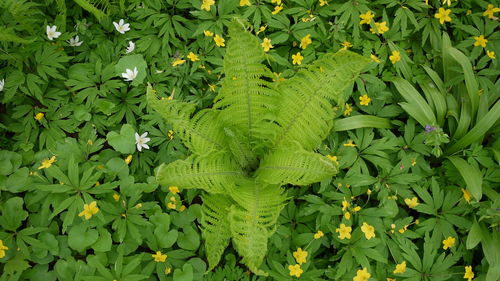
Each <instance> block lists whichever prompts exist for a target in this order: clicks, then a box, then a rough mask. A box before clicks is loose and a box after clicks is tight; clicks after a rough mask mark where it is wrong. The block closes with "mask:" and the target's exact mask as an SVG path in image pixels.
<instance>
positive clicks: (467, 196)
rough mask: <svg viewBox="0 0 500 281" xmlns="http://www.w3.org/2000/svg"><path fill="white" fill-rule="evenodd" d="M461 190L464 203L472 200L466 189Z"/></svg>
mask: <svg viewBox="0 0 500 281" xmlns="http://www.w3.org/2000/svg"><path fill="white" fill-rule="evenodd" d="M461 189H462V192H463V194H464V199H465V201H467V203H470V199H471V198H472V195H471V194H470V192H469V191H468V190H467V189H463V188H461Z"/></svg>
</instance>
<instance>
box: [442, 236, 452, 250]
mask: <svg viewBox="0 0 500 281" xmlns="http://www.w3.org/2000/svg"><path fill="white" fill-rule="evenodd" d="M454 245H455V238H453V237H451V236H449V237H448V238H446V239H445V240H443V249H444V250H447V249H448V248H451V247H453V246H454Z"/></svg>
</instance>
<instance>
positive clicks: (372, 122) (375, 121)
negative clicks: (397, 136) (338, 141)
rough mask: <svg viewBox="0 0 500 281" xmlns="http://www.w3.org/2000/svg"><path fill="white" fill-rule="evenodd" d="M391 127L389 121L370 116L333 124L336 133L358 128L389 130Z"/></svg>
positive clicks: (343, 119) (337, 121)
mask: <svg viewBox="0 0 500 281" xmlns="http://www.w3.org/2000/svg"><path fill="white" fill-rule="evenodd" d="M391 127H392V126H391V122H390V121H389V120H388V119H386V118H380V117H377V116H370V115H357V116H352V117H347V118H342V119H337V120H335V121H334V122H333V130H334V131H336V132H339V131H349V130H354V129H358V128H380V129H389V128H391Z"/></svg>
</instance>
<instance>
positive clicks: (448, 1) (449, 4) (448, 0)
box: [443, 0, 451, 6]
mask: <svg viewBox="0 0 500 281" xmlns="http://www.w3.org/2000/svg"><path fill="white" fill-rule="evenodd" d="M445 3H448V6H451V0H443V5H444V4H445Z"/></svg>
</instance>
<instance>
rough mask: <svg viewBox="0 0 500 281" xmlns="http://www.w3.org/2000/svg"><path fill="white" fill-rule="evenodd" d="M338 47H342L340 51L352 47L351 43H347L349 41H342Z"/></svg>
mask: <svg viewBox="0 0 500 281" xmlns="http://www.w3.org/2000/svg"><path fill="white" fill-rule="evenodd" d="M340 45H342V46H344V47H343V48H342V50H347V49H349V48H351V47H352V44H351V42H349V41H344V42H342V44H340Z"/></svg>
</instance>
